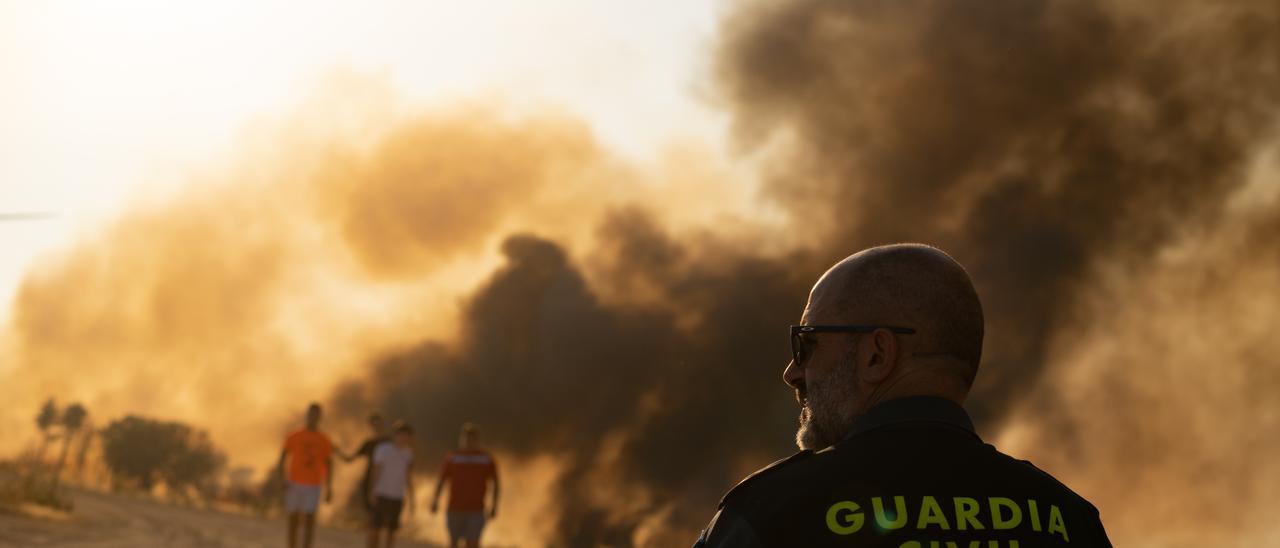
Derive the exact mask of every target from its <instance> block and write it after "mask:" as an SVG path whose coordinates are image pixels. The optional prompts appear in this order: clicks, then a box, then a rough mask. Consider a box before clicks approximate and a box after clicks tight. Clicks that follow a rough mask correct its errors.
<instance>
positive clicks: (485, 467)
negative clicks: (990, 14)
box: [431, 423, 498, 548]
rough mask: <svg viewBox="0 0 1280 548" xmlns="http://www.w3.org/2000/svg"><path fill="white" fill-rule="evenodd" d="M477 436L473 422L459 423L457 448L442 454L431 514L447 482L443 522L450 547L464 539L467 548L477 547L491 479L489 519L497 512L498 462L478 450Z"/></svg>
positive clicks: (478, 435) (438, 503)
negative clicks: (445, 508)
mask: <svg viewBox="0 0 1280 548" xmlns="http://www.w3.org/2000/svg"><path fill="white" fill-rule="evenodd" d="M479 439H480V431H479V430H478V429H477V428H476V427H475V425H474V424H471V423H467V424H464V425H462V436H461V440H460V447H459V449H458V450H457V451H453V452H451V453H449V454H447V455H445V457H444V465H443V466H442V467H441V469H440V479H439V480H438V481H437V482H436V493H435V496H433V497H432V499H431V513H433V514H434V513H436V512H437V511H438V510H439V507H440V491H442V490H443V489H444V484H445V482H446V481H448V482H449V509H448V511H447V513H446V514H447V519H446V521H447V522H448V526H449V546H450V547H451V548H458V545H459V544H458V543H459V541H463V542H465V545H466V546H467V547H468V548H477V547H478V546H480V532H481V531H483V530H484V525H485V512H484V496H485V493H486V492H487V491H488V490H489V482H490V481H492V482H493V501H492V503H491V506H490V507H489V518H490V519H492V518H494V517H496V516H497V515H498V463H497V462H495V461H494V460H493V455H490V454H489V453H487V452H485V451H482V450H481V449H480V446H479Z"/></svg>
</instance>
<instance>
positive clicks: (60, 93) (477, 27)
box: [0, 0, 726, 321]
mask: <svg viewBox="0 0 1280 548" xmlns="http://www.w3.org/2000/svg"><path fill="white" fill-rule="evenodd" d="M725 3H726V2H725V0H657V1H649V2H622V1H612V2H606V1H602V0H537V1H530V0H480V1H474V2H457V1H453V0H449V1H442V0H415V1H382V2H370V1H364V2H322V1H313V2H306V3H300V2H296V1H281V0H254V1H252V2H242V1H227V0H223V1H219V2H204V1H186V2H178V1H173V0H114V1H111V2H102V1H92V0H86V1H66V0H50V1H43V0H42V1H28V2H15V1H10V0H0V74H4V75H5V76H4V82H3V85H0V120H3V123H0V213H8V212H25V211H47V212H55V213H56V214H57V215H56V217H53V218H51V219H45V220H26V221H14V222H0V304H3V305H4V306H0V321H2V320H3V318H4V317H5V315H7V313H8V312H7V311H8V306H7V304H8V302H9V300H10V298H11V296H12V293H13V291H14V289H15V287H16V286H17V284H18V283H19V282H20V280H21V276H22V272H23V271H24V270H25V269H26V268H27V266H28V265H30V264H31V262H32V261H33V260H34V259H35V258H36V257H38V256H39V255H40V254H41V253H45V252H49V251H51V250H56V249H58V247H59V246H60V245H65V244H66V243H68V242H70V241H72V240H73V239H74V238H76V237H77V234H86V233H89V232H91V231H92V230H93V229H94V227H95V226H97V224H98V223H101V222H103V220H104V219H109V218H110V217H111V216H112V215H113V214H114V213H115V212H117V211H119V209H120V208H121V207H122V205H123V204H126V203H127V202H128V201H129V200H131V199H135V198H137V197H139V196H140V195H142V194H144V193H153V192H156V191H163V190H164V189H165V187H170V186H175V185H181V184H183V183H184V182H185V181H188V180H190V179H189V178H188V176H189V175H198V174H199V171H200V167H199V166H201V165H210V164H212V163H215V162H217V161H218V160H219V159H220V158H224V157H225V156H226V155H227V154H228V153H229V152H231V151H234V150H235V143H234V139H235V137H236V136H237V134H243V133H241V132H243V131H244V128H246V127H247V126H248V125H249V124H251V123H252V122H253V121H254V120H258V119H262V118H264V117H270V116H272V115H276V114H281V113H287V112H288V111H289V110H290V108H291V105H293V104H295V103H297V102H299V101H300V100H301V99H302V98H303V97H305V96H307V95H308V94H311V93H314V92H315V91H316V89H317V88H318V87H320V82H322V81H324V80H325V78H326V77H328V76H331V75H332V74H334V73H336V72H343V73H354V74H358V75H361V76H366V75H367V76H368V77H369V78H371V79H376V80H380V81H385V82H387V83H388V84H389V85H390V87H391V88H392V89H393V90H394V91H395V92H396V93H397V94H399V95H400V96H401V97H402V98H404V99H405V100H407V101H409V102H410V103H412V104H422V105H431V104H438V103H446V102H448V101H450V100H456V99H459V98H466V97H472V96H477V95H483V96H501V97H502V98H503V99H504V100H509V101H516V102H519V103H535V104H539V103H549V104H554V105H558V106H560V107H562V108H566V109H569V110H571V111H573V112H576V113H578V114H579V115H580V116H582V117H584V118H585V119H587V120H588V121H589V122H590V123H591V124H592V125H593V126H594V127H595V129H596V131H597V133H598V135H599V138H600V139H602V140H603V141H605V142H606V143H608V144H609V145H610V146H611V147H612V148H614V149H616V150H618V151H620V152H622V153H624V154H626V155H628V156H631V157H633V158H636V159H639V160H644V159H645V158H646V157H648V156H650V155H651V154H653V153H654V152H655V151H657V150H659V149H660V148H661V144H662V143H663V142H666V141H669V140H672V139H696V140H703V141H707V142H711V143H719V137H720V135H721V133H722V131H721V127H722V124H723V119H722V118H721V117H720V116H718V115H717V114H715V113H714V112H713V111H712V109H711V108H710V107H709V106H707V104H706V102H705V100H704V99H700V98H699V97H700V94H701V90H702V89H703V88H704V87H705V84H706V78H707V74H706V66H707V63H708V62H709V59H710V55H709V46H710V44H711V42H712V40H713V37H714V32H715V25H716V21H717V18H718V16H719V15H720V14H721V13H722V12H723V11H724V8H725V6H724V4H725ZM304 6H305V8H306V9H305V10H303V9H300V8H301V7H304Z"/></svg>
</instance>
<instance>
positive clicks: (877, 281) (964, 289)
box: [805, 244, 983, 382]
mask: <svg viewBox="0 0 1280 548" xmlns="http://www.w3.org/2000/svg"><path fill="white" fill-rule="evenodd" d="M805 316H806V319H808V320H809V322H810V323H815V324H817V323H836V324H872V325H894V326H902V327H911V328H914V329H915V330H916V333H915V334H914V335H909V336H907V337H903V338H902V339H903V340H902V342H903V346H904V349H905V350H907V351H908V354H910V355H915V356H920V357H937V358H946V357H950V358H954V359H955V360H957V361H959V362H960V363H961V364H963V365H965V366H966V367H967V369H968V377H969V378H968V380H969V381H970V382H972V380H973V376H974V375H975V374H976V373H977V370H978V363H979V361H980V360H981V358H982V333H983V319H982V304H981V303H979V302H978V293H977V291H975V290H974V288H973V282H972V281H970V280H969V274H968V273H967V272H965V270H964V267H962V266H960V263H958V262H956V260H955V259H952V258H951V256H950V255H947V254H946V253H944V252H943V251H942V250H940V249H937V248H935V247H930V246H927V245H923V244H894V245H886V246H880V247H873V248H870V249H866V250H863V251H860V252H858V253H855V254H853V255H850V256H849V257H847V258H845V259H844V260H843V261H840V262H839V263H837V264H836V265H835V266H833V267H831V269H830V270H828V271H827V272H826V274H823V275H822V278H820V279H819V280H818V283H817V284H816V285H814V288H813V293H812V295H811V296H810V301H809V306H808V308H807V309H806V311H805Z"/></svg>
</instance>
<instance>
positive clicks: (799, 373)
mask: <svg viewBox="0 0 1280 548" xmlns="http://www.w3.org/2000/svg"><path fill="white" fill-rule="evenodd" d="M782 382H785V383H787V386H790V387H792V388H797V389H798V388H799V387H800V385H802V384H804V368H802V367H800V366H799V365H796V361H795V360H794V359H793V360H791V361H790V362H787V368H786V369H783V370H782Z"/></svg>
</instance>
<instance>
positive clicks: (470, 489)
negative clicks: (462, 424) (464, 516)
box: [440, 451, 498, 512]
mask: <svg viewBox="0 0 1280 548" xmlns="http://www.w3.org/2000/svg"><path fill="white" fill-rule="evenodd" d="M440 477H441V478H444V479H447V480H449V511H450V512H483V511H484V495H485V493H486V492H487V491H488V490H489V480H490V479H492V480H493V481H495V482H496V481H498V463H497V462H495V461H494V460H493V455H490V454H488V453H486V452H484V451H454V452H452V453H449V454H448V455H445V457H444V466H442V467H441V469H440Z"/></svg>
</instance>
